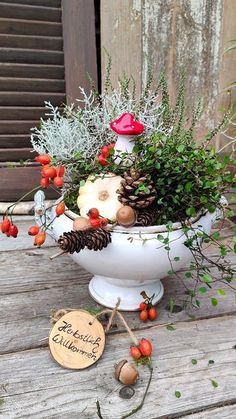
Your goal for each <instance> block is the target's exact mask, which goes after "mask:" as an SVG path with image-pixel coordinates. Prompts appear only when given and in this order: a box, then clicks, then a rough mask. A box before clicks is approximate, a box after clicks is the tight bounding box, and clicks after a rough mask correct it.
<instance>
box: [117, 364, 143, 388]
mask: <svg viewBox="0 0 236 419" xmlns="http://www.w3.org/2000/svg"><path fill="white" fill-rule="evenodd" d="M138 377H139V373H138V371H137V370H136V368H135V366H134V365H132V364H130V363H129V362H128V361H127V360H126V359H123V360H122V361H120V362H119V363H118V364H116V365H115V378H116V379H117V380H118V381H120V382H121V383H122V384H125V385H127V386H129V385H132V384H135V383H136V381H137V379H138Z"/></svg>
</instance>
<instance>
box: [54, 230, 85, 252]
mask: <svg viewBox="0 0 236 419" xmlns="http://www.w3.org/2000/svg"><path fill="white" fill-rule="evenodd" d="M58 244H59V246H60V248H61V249H62V250H64V252H68V253H74V252H77V253H78V252H80V250H82V249H84V247H85V235H84V231H69V232H66V233H63V235H62V236H60V237H59V239H58Z"/></svg>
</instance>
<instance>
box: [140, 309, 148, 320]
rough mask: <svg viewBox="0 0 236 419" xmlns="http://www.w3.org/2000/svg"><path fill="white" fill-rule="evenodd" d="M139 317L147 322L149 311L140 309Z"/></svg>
mask: <svg viewBox="0 0 236 419" xmlns="http://www.w3.org/2000/svg"><path fill="white" fill-rule="evenodd" d="M139 318H140V320H142V322H146V321H147V319H148V312H147V310H142V311H140V314H139Z"/></svg>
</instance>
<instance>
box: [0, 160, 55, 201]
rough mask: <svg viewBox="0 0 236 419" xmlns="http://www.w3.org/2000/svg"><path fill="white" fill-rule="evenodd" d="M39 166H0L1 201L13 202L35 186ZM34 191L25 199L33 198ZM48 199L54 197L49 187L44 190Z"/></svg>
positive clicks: (37, 182) (37, 180)
mask: <svg viewBox="0 0 236 419" xmlns="http://www.w3.org/2000/svg"><path fill="white" fill-rule="evenodd" d="M39 180H40V168H39V167H14V168H11V169H9V168H6V167H0V199H1V201H6V202H14V201H16V200H17V199H19V197H20V196H22V195H23V194H24V193H26V191H30V190H31V189H33V188H35V185H38V184H39ZM34 194H35V192H32V194H31V195H29V196H27V198H26V199H25V200H26V201H30V200H33V199H34ZM45 194H46V197H47V198H48V199H50V198H52V197H54V198H55V196H56V195H57V196H58V194H55V191H53V190H52V189H51V188H48V189H47V190H46V191H45Z"/></svg>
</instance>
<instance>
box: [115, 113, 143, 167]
mask: <svg viewBox="0 0 236 419" xmlns="http://www.w3.org/2000/svg"><path fill="white" fill-rule="evenodd" d="M110 128H111V129H112V130H113V131H114V132H115V133H116V134H118V137H117V140H116V143H115V147H114V150H115V155H119V156H120V155H121V153H132V151H133V148H134V138H135V137H136V136H137V135H140V134H142V133H143V131H144V125H143V124H142V123H141V122H139V121H136V119H135V116H134V115H133V114H132V113H129V112H125V113H123V114H122V115H121V116H120V117H119V118H118V119H115V120H114V121H112V122H110ZM119 156H117V159H116V163H119V162H120V161H121V158H120V157H119Z"/></svg>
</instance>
